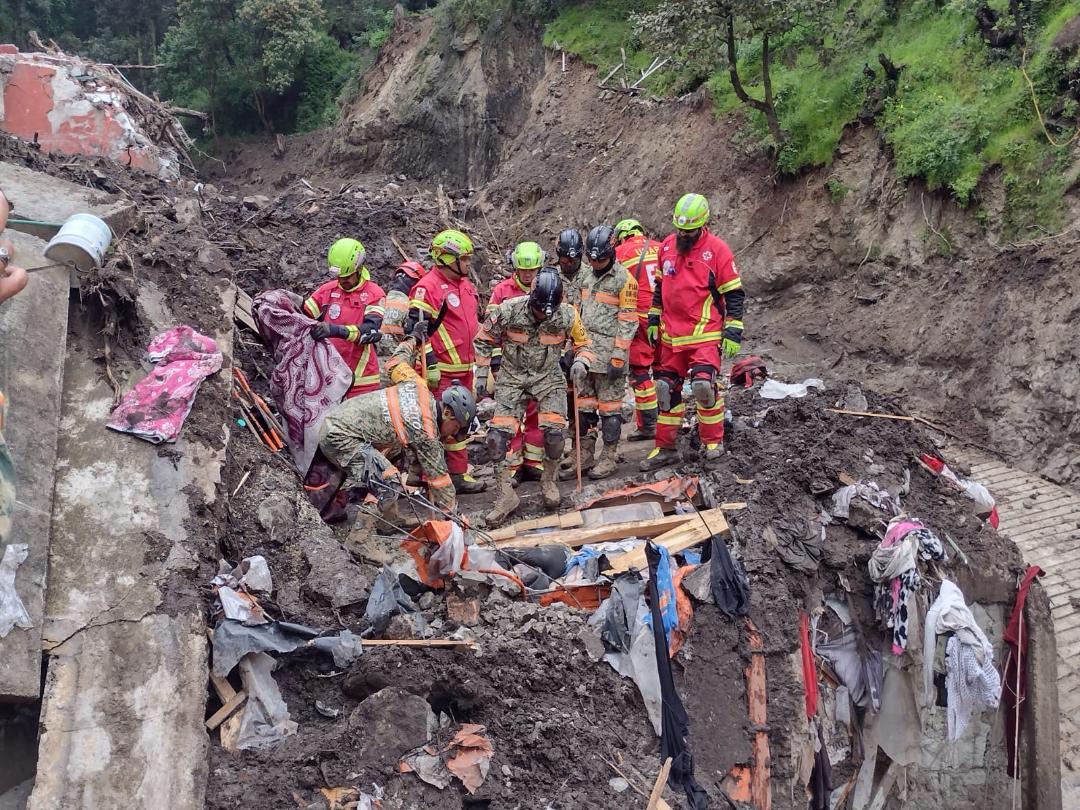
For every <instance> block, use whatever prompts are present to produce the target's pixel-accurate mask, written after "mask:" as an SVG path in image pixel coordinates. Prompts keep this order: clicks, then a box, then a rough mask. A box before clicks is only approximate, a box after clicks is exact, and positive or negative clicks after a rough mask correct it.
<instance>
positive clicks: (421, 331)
mask: <svg viewBox="0 0 1080 810" xmlns="http://www.w3.org/2000/svg"><path fill="white" fill-rule="evenodd" d="M409 334H410V335H412V336H413V337H414V338H416V342H417V343H423V342H424V341H426V340H427V338H428V328H427V321H417V322H416V325H415V326H413V328H412V331H411V332H409Z"/></svg>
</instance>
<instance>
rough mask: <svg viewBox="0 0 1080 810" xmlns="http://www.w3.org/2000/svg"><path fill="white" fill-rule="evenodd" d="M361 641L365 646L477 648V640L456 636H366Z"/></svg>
mask: <svg viewBox="0 0 1080 810" xmlns="http://www.w3.org/2000/svg"><path fill="white" fill-rule="evenodd" d="M360 643H361V644H362V645H363V646H365V647H466V648H468V649H470V650H472V649H476V642H475V641H472V640H469V639H456V638H365V639H361V640H360Z"/></svg>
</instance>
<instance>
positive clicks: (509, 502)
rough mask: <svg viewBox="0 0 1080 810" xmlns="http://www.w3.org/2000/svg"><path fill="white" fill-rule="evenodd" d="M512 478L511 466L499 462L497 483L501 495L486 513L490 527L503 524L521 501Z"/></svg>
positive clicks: (485, 517) (496, 469)
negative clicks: (511, 480) (511, 481)
mask: <svg viewBox="0 0 1080 810" xmlns="http://www.w3.org/2000/svg"><path fill="white" fill-rule="evenodd" d="M510 478H511V475H510V467H509V466H507V465H506V464H499V465H497V466H496V467H495V483H496V485H497V486H498V488H499V497H498V498H497V499H496V500H495V506H494V507H492V509H491V511H490V512H488V513H487V514H486V515H484V520H485V521H486V523H487V525H488V528H494V527H495V526H499V525H501V524H502V522H503V521H504V520H506V519H507V518H508V517H510V514H511V513H512V512H513V511H514V510H515V509H517V507H518V504H519V503H520V500H519V499H518V496H517V493H516V492H514V487H513V484H511V483H510Z"/></svg>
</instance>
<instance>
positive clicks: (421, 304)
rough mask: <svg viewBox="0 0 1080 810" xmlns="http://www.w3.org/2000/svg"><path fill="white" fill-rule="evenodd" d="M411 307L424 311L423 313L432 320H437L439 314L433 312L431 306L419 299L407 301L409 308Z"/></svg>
mask: <svg viewBox="0 0 1080 810" xmlns="http://www.w3.org/2000/svg"><path fill="white" fill-rule="evenodd" d="M412 307H416V308H417V309H422V310H424V312H426V313H427V314H428V315H430V316H431V317H432V318H437V317H438V316H439V313H438V312H436V311H435V309H434V307H432V306H431V304H429V303H428V302H427V301H421V300H420V299H419V298H413V299H412V300H411V301H409V308H410V309H411V308H412Z"/></svg>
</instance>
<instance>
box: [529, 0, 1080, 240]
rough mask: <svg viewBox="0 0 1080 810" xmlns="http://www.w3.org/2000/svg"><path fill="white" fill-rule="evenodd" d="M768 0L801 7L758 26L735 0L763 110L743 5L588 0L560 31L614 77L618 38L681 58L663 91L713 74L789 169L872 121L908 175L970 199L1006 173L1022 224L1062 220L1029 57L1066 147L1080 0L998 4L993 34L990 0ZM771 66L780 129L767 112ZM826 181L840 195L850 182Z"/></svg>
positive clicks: (720, 102)
mask: <svg viewBox="0 0 1080 810" xmlns="http://www.w3.org/2000/svg"><path fill="white" fill-rule="evenodd" d="M762 4H763V5H764V6H765V8H764V9H759V12H760V15H759V16H760V18H761V19H764V17H765V16H766V12H768V13H771V14H774V15H776V14H781V16H782V11H783V9H785V8H787V9H791V10H792V13H791V14H789V15H788V16H787V17H786V18H785V19H786V21H787V24H785V25H781V26H778V27H773V28H768V27H767V26H765V25H764V24H763V23H762V22H761V20H760V19H759V21H758V22H757V23H756V24H754V25H750V24H749V23H748V22H747V21H746V20H745V16H746V8H747V6H748V4H733V5H732V6H730V8H731V9H735V14H736V16H735V17H734V24H733V33H734V39H735V40H736V41H737V57H736V68H737V78H738V79H740V80H741V81H740V82H739V83H740V84H742V85H743V88H744V95H747V96H749V103H748V102H747V100H746V99H742V100H740V98H739V93H738V92H737V88H736V87H735V86H733V83H732V76H731V71H730V63H729V61H728V60H727V59H726V58H725V57H726V47H725V45H726V41H725V40H726V36H725V34H726V26H727V19H728V14H729V12H728V11H727V10H726V9H727V8H729V7H728V6H725V5H724V4H723V3H721V4H717V5H716V6H709V7H707V9H706V10H705V11H702V9H703V8H705V7H702V6H701V5H700V4H697V3H694V2H692V0H638V4H637V5H636V6H635V7H634V8H633V9H632V11H633V16H632V18H631V19H629V20H628V19H627V17H628V16H631V15H629V14H628V13H627V8H626V6H622V5H620V6H619V7H618V8H616V7H615V4H614V2H613V0H596V2H585V3H581V4H575V5H572V6H569V7H567V8H565V9H563V10H562V11H561V12H560V13H559V14H558V16H557V17H556V18H555V19H554V21H552V22H551V23H550V24H549V25H548V28H547V36H548V41H549V42H550V40H551V39H557V40H558V42H559V44H560V45H561V46H562V47H564V48H565V49H566V50H568V51H570V52H572V53H575V54H578V55H580V56H581V57H582V58H583V59H585V60H586V61H589V62H591V63H594V64H596V65H597V66H598V70H599V71H601V72H606V71H607V70H608V69H610V67H612V66H614V65H615V64H618V62H619V61H621V57H620V56H619V47H620V46H622V47H625V48H626V49H627V55H628V57H629V60H630V62H631V63H632V64H633V65H634V66H644V65H647V64H649V62H650V61H651V60H652V58H653V56H654V55H664V56H669V57H671V58H672V69H671V70H667V69H665V70H664V71H662V74H663V75H659V74H658V75H657V76H656V77H655V79H653V80H650V82H649V83H648V87H649V89H650V90H651V91H652V92H665V91H667V92H684V91H685V90H688V89H693V88H694V87H696V86H698V85H699V84H701V83H705V85H706V87H707V88H708V91H709V92H710V93H711V95H712V97H713V100H714V102H715V106H716V110H717V113H718V114H725V113H728V112H730V111H732V110H736V109H742V110H745V111H746V121H747V128H748V134H750V135H751V137H752V138H753V139H755V140H757V141H758V142H759V143H760V144H761V145H762V146H763V147H765V148H768V149H770V150H771V151H772V152H773V153H774V155H775V157H776V160H777V164H778V167H779V168H780V170H781V171H782V172H784V173H788V174H794V173H797V172H799V171H801V170H804V169H806V168H810V167H814V166H824V165H828V164H829V163H830V162H831V161H832V159H833V155H834V153H835V151H836V147H837V146H838V144H839V142H840V139H841V137H842V136H843V133H844V130H845V128H846V127H847V126H849V125H850V124H852V123H854V122H855V121H857V120H864V121H866V120H873V122H874V124H875V126H876V127H877V128H878V130H879V131H880V132H881V133H882V136H883V137H884V139H885V141H886V142H887V143H888V144H889V146H890V147H891V149H892V151H893V155H894V157H895V163H896V170H897V172H898V173H899V174H900V176H901V177H903V178H905V179H915V178H918V179H921V180H923V181H925V182H926V183H927V185H928V187H929V188H931V189H945V190H947V191H948V192H950V193H951V194H952V196H953V197H955V199H956V200H957V201H958V202H960V203H961V204H964V205H967V204H969V203H971V202H972V201H973V200H974V198H975V197H976V196H977V193H978V186H979V183H980V181H981V179H982V178H983V177H984V176H985V174H986V172H987V171H988V170H990V169H991V168H993V167H1000V168H1001V169H1002V170H1003V177H1004V183H1005V189H1006V198H1007V211H1006V218H1007V223H1006V224H1007V225H1008V226H1009V229H1010V230H1011V231H1012V232H1017V231H1023V230H1025V229H1028V228H1030V227H1033V226H1041V227H1044V228H1054V227H1057V226H1058V225H1060V217H1061V214H1062V210H1061V208H1062V207H1061V197H1062V192H1063V190H1064V186H1065V184H1064V181H1063V180H1062V179H1061V178H1062V173H1063V172H1064V170H1065V169H1066V167H1067V165H1068V159H1067V158H1068V155H1067V150H1066V149H1065V148H1063V147H1057V146H1054V145H1053V144H1051V143H1050V142H1049V141H1048V139H1047V137H1046V135H1045V134H1044V133H1043V130H1042V126H1041V125H1040V123H1039V119H1038V117H1037V116H1036V114H1035V110H1034V107H1033V105H1032V99H1031V91H1030V89H1029V87H1028V84H1027V81H1026V80H1025V79H1024V76H1023V74H1022V72H1021V65H1023V66H1024V67H1025V69H1026V70H1027V72H1028V74H1029V76H1030V77H1031V80H1032V82H1033V84H1034V87H1035V90H1036V93H1037V97H1038V101H1039V105H1040V109H1041V110H1042V112H1043V116H1044V118H1046V119H1047V120H1048V121H1049V122H1050V124H1049V126H1051V135H1052V136H1053V137H1054V139H1055V140H1056V141H1057V142H1058V143H1064V142H1067V141H1068V140H1069V139H1070V138H1071V137H1072V136H1073V133H1074V132H1075V131H1076V130H1077V128H1080V118H1078V115H1077V111H1078V107H1080V98H1078V96H1080V90H1078V86H1080V54H1078V49H1077V48H1076V47H1075V46H1074V47H1072V48H1071V49H1065V50H1062V51H1058V50H1055V49H1054V47H1053V46H1052V42H1053V39H1054V37H1055V36H1056V35H1057V34H1058V33H1059V32H1060V31H1061V29H1062V28H1063V27H1064V26H1065V24H1066V23H1068V22H1069V21H1070V20H1072V19H1073V18H1075V17H1076V16H1077V15H1078V14H1080V0H1033V2H1031V3H1030V4H1025V5H1023V6H1022V8H1023V9H1024V13H1025V14H1026V16H1025V17H1023V18H1022V20H1021V23H1022V24H1021V25H1020V26H1019V27H1018V26H1017V25H1016V24H1015V21H1014V20H1013V18H1012V17H1011V16H1010V12H1009V7H1010V6H1009V3H1008V2H1007V0H992V2H991V6H992V7H993V11H992V12H991V14H997V15H1000V16H999V18H998V19H997V20H996V24H994V25H993V26H992V27H991V28H992V30H990V29H988V28H987V27H986V26H984V27H983V29H982V30H981V31H980V27H979V24H978V22H977V19H976V11H977V10H978V9H979V3H978V2H976V0H952V1H951V2H948V3H947V4H945V5H943V6H942V5H939V4H937V3H936V2H934V0H911V1H910V2H904V3H897V2H895V0H840V2H838V3H833V4H830V5H829V6H828V8H827V9H826V8H822V7H821V6H817V5H814V4H812V3H809V2H808V1H807V0H754V2H753V3H750V4H749V6H751V7H757V6H759V5H762ZM739 14H742V15H743V19H742V22H740V17H739V16H738V15H739ZM703 15H705V16H703ZM709 15H711V16H709ZM766 34H768V36H770V37H771V40H767V39H766ZM1009 34H1011V35H1012V39H1013V41H1011V42H1009V41H1006V40H1003V41H998V42H997V43H996V44H997V47H991V46H990V45H989V44H988V43H987V41H986V40H987V38H993V37H996V36H998V35H1009ZM1021 42H1023V43H1025V45H1021ZM765 51H767V53H763V52H765ZM879 55H882V56H884V60H879ZM763 57H768V58H763ZM764 64H768V67H769V70H768V75H769V78H770V79H771V96H772V99H773V104H774V107H775V111H776V117H777V119H778V124H779V127H778V128H779V132H777V131H776V130H775V129H773V128H771V127H770V126H769V121H768V118H769V115H768V112H767V111H766V110H765V109H763V106H764V103H763V101H762V100H764V101H765V102H767V100H768V96H767V95H766V93H765V81H764V71H763V65H764ZM755 102H756V103H755ZM828 190H829V193H830V195H831V196H832V197H833V199H834V200H835V199H836V198H837V195H838V192H837V190H834V189H832V188H830V189H828ZM935 238H936V237H935Z"/></svg>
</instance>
